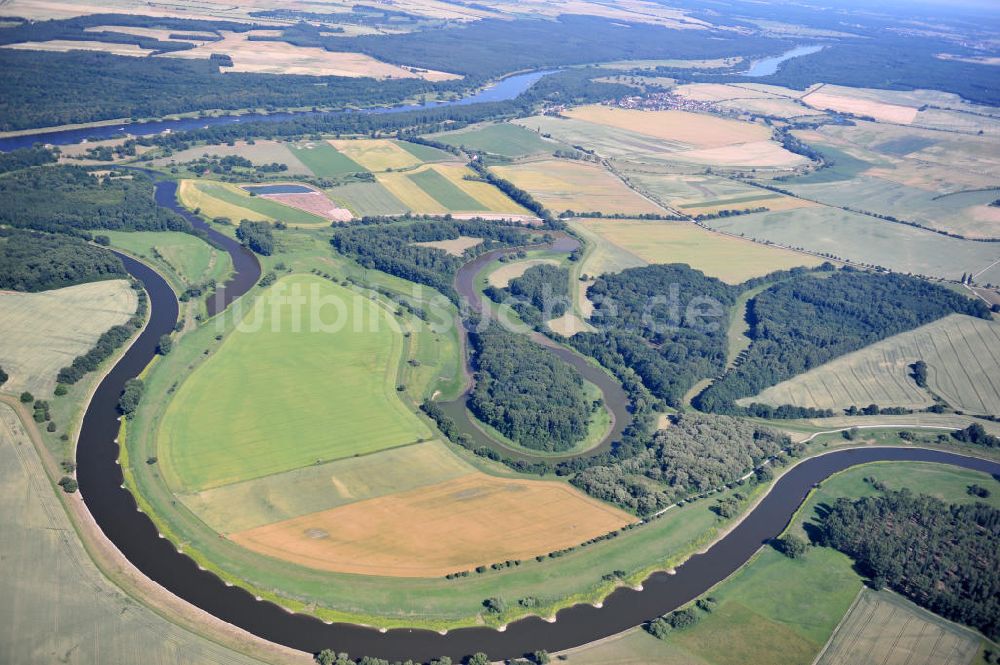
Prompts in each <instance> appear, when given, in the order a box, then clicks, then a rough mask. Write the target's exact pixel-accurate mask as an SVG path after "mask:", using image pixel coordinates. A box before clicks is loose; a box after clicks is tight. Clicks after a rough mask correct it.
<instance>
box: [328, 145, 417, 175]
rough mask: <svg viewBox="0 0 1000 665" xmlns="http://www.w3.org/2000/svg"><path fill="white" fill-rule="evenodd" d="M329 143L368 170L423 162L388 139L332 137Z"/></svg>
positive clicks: (396, 167) (393, 167) (403, 166)
mask: <svg viewBox="0 0 1000 665" xmlns="http://www.w3.org/2000/svg"><path fill="white" fill-rule="evenodd" d="M329 143H330V145H332V146H333V147H334V148H336V149H337V151H338V152H340V153H342V154H344V155H346V156H347V157H349V158H350V159H352V160H354V161H355V162H357V163H358V164H360V165H361V166H363V167H365V168H366V169H368V170H369V171H376V172H377V171H385V170H386V169H406V168H411V167H414V166H418V165H420V164H421V163H423V162H422V161H421V159H420V158H419V157H417V156H416V155H414V154H413V153H411V152H409V151H407V150H404V149H403V148H401V147H400V146H399V145H398V144H396V143H395V142H393V141H391V140H389V139H334V140H331V141H330V142H329Z"/></svg>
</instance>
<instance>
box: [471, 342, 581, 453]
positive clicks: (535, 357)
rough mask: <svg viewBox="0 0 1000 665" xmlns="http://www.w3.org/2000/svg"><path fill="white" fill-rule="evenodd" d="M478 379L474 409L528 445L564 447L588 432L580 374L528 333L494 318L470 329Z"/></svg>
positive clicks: (474, 390) (473, 395) (509, 434)
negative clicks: (516, 329)
mask: <svg viewBox="0 0 1000 665" xmlns="http://www.w3.org/2000/svg"><path fill="white" fill-rule="evenodd" d="M469 341H470V342H471V344H472V348H473V351H474V356H473V365H474V368H475V371H476V385H475V388H474V389H473V391H472V395H471V396H470V398H469V402H468V405H469V409H470V410H471V411H472V412H473V413H474V414H475V415H476V417H477V418H479V419H480V420H482V421H483V422H484V423H487V424H489V425H491V426H493V427H495V428H496V429H497V430H498V431H500V432H501V433H502V434H504V435H505V436H507V437H508V438H510V439H512V440H514V441H516V442H517V443H519V444H521V445H523V446H525V447H526V448H533V449H536V450H544V451H550V452H559V451H563V450H567V449H569V448H572V447H573V445H574V444H576V443H577V442H578V441H580V440H582V439H583V438H584V437H586V435H587V429H588V424H589V420H590V414H591V413H593V411H594V409H596V408H600V404H599V403H598V404H593V403H590V402H589V401H588V400H587V396H586V393H585V392H584V382H583V378H582V377H581V376H580V374H579V373H578V372H577V371H576V370H575V369H574V368H573V367H571V366H570V365H568V364H566V363H564V362H563V361H561V360H559V358H557V357H556V356H555V355H553V354H551V353H549V352H548V351H546V350H545V349H543V348H541V347H540V346H538V345H537V344H535V343H534V342H532V341H531V340H529V339H528V338H527V337H525V336H524V335H520V334H517V333H513V332H511V331H509V330H507V329H505V328H504V327H503V326H501V325H499V324H496V323H491V324H490V325H488V326H487V327H486V329H485V330H482V331H480V332H475V333H470V335H469Z"/></svg>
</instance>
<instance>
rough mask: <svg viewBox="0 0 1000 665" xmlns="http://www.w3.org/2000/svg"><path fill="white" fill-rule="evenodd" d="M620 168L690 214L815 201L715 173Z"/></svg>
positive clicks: (779, 207)
mask: <svg viewBox="0 0 1000 665" xmlns="http://www.w3.org/2000/svg"><path fill="white" fill-rule="evenodd" d="M622 172H623V174H624V175H625V177H626V178H628V180H629V182H630V183H632V185H633V186H634V187H637V188H638V189H639V190H640V191H642V192H644V193H646V194H647V195H648V196H650V197H651V198H654V199H655V200H657V201H659V202H661V203H663V204H665V205H668V206H671V207H673V208H676V209H677V210H678V211H680V212H681V213H683V214H685V215H690V216H692V217H694V216H696V215H701V214H712V213H717V212H719V211H720V210H745V209H747V208H762V207H763V208H767V209H768V210H791V209H794V208H803V207H808V206H811V205H814V204H812V203H810V202H808V201H803V200H801V199H797V198H795V197H792V196H785V195H783V194H778V193H777V192H771V191H768V190H764V189H761V188H759V187H753V186H751V185H747V184H744V183H741V182H738V181H735V180H730V179H729V178H723V177H721V176H716V175H706V174H703V173H697V174H683V173H661V172H657V171H655V170H649V169H629V168H623V169H622Z"/></svg>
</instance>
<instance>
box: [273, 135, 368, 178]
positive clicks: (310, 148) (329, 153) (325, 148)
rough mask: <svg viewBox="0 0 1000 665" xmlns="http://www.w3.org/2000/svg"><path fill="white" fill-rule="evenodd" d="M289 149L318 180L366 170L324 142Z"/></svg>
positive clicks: (312, 142)
mask: <svg viewBox="0 0 1000 665" xmlns="http://www.w3.org/2000/svg"><path fill="white" fill-rule="evenodd" d="M290 148H291V150H292V154H293V155H295V156H296V157H297V158H298V159H299V161H300V162H302V163H303V164H305V165H306V166H307V167H309V170H310V171H312V172H313V175H315V176H317V177H319V178H335V177H337V176H342V175H348V174H350V173H364V172H366V171H367V170H368V169H366V168H365V167H363V166H361V165H360V164H358V163H357V162H355V161H354V160H353V159H351V158H350V157H348V156H347V155H345V154H343V153H342V152H340V151H339V150H337V149H336V148H334V147H333V146H332V145H330V144H329V143H327V142H326V141H310V142H308V143H300V144H298V145H293V146H290Z"/></svg>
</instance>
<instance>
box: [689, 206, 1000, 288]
mask: <svg viewBox="0 0 1000 665" xmlns="http://www.w3.org/2000/svg"><path fill="white" fill-rule="evenodd" d="M705 224H706V225H707V226H709V227H711V228H713V229H718V230H721V231H725V232H727V233H732V234H735V235H741V236H745V237H746V238H753V239H756V240H760V241H767V242H773V243H777V244H780V245H784V246H787V247H801V248H803V249H806V250H809V251H812V252H817V253H822V254H824V255H830V256H831V257H833V258H840V259H845V260H849V261H854V262H858V263H864V264H869V265H879V266H884V267H886V268H890V269H892V270H895V271H897V272H906V273H914V274H917V275H926V276H929V277H943V278H946V279H953V280H958V279H960V278H961V276H962V275H963V274H965V273H973V274H978V275H979V277H977V281H978V282H979V283H982V284H986V283H992V284H1000V264H995V262H996V260H997V259H998V258H1000V252H998V250H997V247H996V245H995V244H993V243H984V242H974V241H971V240H961V239H958V238H949V237H946V236H942V235H940V234H938V233H934V232H933V231H926V230H923V229H918V228H914V227H911V226H906V225H903V224H893V223H891V222H886V221H883V220H879V219H875V218H873V217H869V216H866V215H861V214H858V213H853V212H847V211H844V210H840V209H838V208H831V207H825V206H816V207H811V208H799V209H797V210H788V211H779V212H763V213H755V214H752V215H742V216H740V217H729V218H720V219H712V220H707V221H706V222H705ZM994 264H995V265H994Z"/></svg>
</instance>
